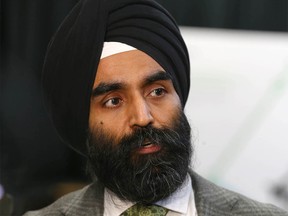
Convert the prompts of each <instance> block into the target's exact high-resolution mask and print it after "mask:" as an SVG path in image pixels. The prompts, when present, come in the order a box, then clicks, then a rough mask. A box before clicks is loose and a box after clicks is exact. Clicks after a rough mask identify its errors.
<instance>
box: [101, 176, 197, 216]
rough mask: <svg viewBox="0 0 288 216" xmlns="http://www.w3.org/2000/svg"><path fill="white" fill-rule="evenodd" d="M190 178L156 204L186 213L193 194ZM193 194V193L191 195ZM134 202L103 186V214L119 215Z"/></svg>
mask: <svg viewBox="0 0 288 216" xmlns="http://www.w3.org/2000/svg"><path fill="white" fill-rule="evenodd" d="M191 181H192V180H191V178H190V176H189V175H187V178H186V179H185V181H184V182H183V184H182V185H181V186H180V187H179V188H178V189H177V190H176V191H175V192H174V193H172V194H171V195H170V196H169V197H167V198H166V199H163V200H160V201H158V202H156V203H155V204H156V205H160V206H163V207H164V208H167V209H169V210H171V211H175V212H179V213H183V214H186V212H187V209H188V205H189V198H190V196H191V195H193V190H192V183H191ZM193 196H194V195H193ZM134 204H135V203H134V202H130V201H125V200H121V199H119V198H118V197H117V196H116V195H115V194H114V193H113V192H112V191H110V190H109V189H107V188H105V191H104V216H106V215H107V216H108V215H109V216H111V215H120V214H121V213H122V212H123V211H125V210H126V209H128V208H130V207H131V206H132V205H134Z"/></svg>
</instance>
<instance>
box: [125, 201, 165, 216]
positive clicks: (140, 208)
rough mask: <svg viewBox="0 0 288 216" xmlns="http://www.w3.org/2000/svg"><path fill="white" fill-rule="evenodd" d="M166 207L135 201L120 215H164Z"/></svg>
mask: <svg viewBox="0 0 288 216" xmlns="http://www.w3.org/2000/svg"><path fill="white" fill-rule="evenodd" d="M167 212H168V209H166V208H163V207H161V206H157V205H143V204H140V203H137V204H135V205H133V206H132V207H130V208H128V209H127V210H126V211H125V212H123V213H122V214H121V216H165V215H166V214H167Z"/></svg>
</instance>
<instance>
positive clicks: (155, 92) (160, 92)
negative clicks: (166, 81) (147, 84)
mask: <svg viewBox="0 0 288 216" xmlns="http://www.w3.org/2000/svg"><path fill="white" fill-rule="evenodd" d="M166 92H167V91H166V90H165V89H164V88H157V89H154V90H153V91H152V92H151V93H150V95H151V96H152V97H160V96H162V95H164V94H165V93H166Z"/></svg>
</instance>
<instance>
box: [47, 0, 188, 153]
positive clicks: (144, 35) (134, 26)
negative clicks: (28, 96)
mask: <svg viewBox="0 0 288 216" xmlns="http://www.w3.org/2000/svg"><path fill="white" fill-rule="evenodd" d="M104 41H115V42H122V43H126V44H128V45H130V46H133V47H135V48H137V49H139V50H142V51H143V52H145V53H146V54H148V55H150V56H151V57H152V58H154V59H155V60H156V61H157V62H158V63H159V64H160V65H161V66H162V67H163V68H164V70H165V71H166V72H167V73H169V74H170V75H171V76H172V81H173V84H174V87H175V89H176V91H177V93H178V95H179V97H180V100H181V103H182V105H183V107H184V105H185V103H186V100H187V97H188V92H189V85H190V66H189V56H188V52H187V48H186V45H185V43H184V41H183V39H182V37H181V34H180V32H179V29H178V27H177V24H176V22H175V20H174V19H173V18H172V17H171V15H170V14H169V13H168V12H167V11H166V10H165V9H164V8H163V7H161V6H160V5H159V4H158V3H156V2H155V1H154V0H80V1H79V2H78V3H77V5H76V6H75V7H74V8H73V9H72V11H71V12H70V13H69V14H68V16H67V17H66V18H65V20H64V21H63V23H62V24H61V26H60V27H59V29H58V30H57V32H56V34H55V35H54V37H53V38H52V40H51V42H50V44H49V46H48V50H47V53H46V58H45V63H44V68H43V92H44V102H45V105H46V107H47V108H48V112H49V113H50V115H51V118H52V120H53V123H54V125H55V127H56V129H57V131H58V133H59V135H60V136H61V138H62V139H63V141H64V142H65V143H67V144H69V145H70V146H71V147H72V148H73V149H75V150H76V151H78V152H80V153H82V154H84V155H86V139H87V132H88V119H89V108H90V95H91V91H92V87H93V83H94V79H95V75H96V71H97V67H98V64H99V60H100V56H101V53H102V48H103V42H104Z"/></svg>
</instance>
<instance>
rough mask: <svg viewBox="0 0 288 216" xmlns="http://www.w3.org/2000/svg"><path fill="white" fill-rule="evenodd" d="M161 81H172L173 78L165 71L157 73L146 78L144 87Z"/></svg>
mask: <svg viewBox="0 0 288 216" xmlns="http://www.w3.org/2000/svg"><path fill="white" fill-rule="evenodd" d="M160 80H172V78H171V75H170V74H168V73H166V72H165V71H158V72H157V73H155V74H152V75H150V76H148V77H146V79H145V81H144V86H147V85H150V84H152V83H154V82H156V81H160Z"/></svg>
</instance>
